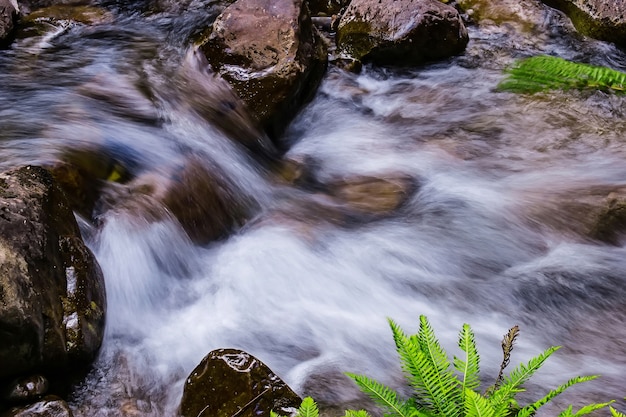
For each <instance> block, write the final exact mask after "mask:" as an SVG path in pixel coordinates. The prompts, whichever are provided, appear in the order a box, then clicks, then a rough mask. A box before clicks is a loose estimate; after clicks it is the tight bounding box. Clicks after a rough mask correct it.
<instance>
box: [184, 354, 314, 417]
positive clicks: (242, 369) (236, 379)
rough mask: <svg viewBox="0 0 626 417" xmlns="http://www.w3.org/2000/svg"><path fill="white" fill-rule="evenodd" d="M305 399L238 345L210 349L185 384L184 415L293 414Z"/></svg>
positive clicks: (242, 416) (245, 416) (265, 416)
mask: <svg viewBox="0 0 626 417" xmlns="http://www.w3.org/2000/svg"><path fill="white" fill-rule="evenodd" d="M301 402H302V399H301V398H300V397H299V396H298V395H297V394H296V393H295V392H293V390H292V389H291V388H289V386H287V384H285V382H284V381H283V380H281V379H280V378H279V377H278V376H277V375H276V374H274V373H273V372H272V371H271V370H270V369H269V368H268V367H267V366H266V365H265V364H264V363H263V362H261V361H260V360H258V359H257V358H255V357H254V356H252V355H250V354H248V353H246V352H243V351H240V350H236V349H218V350H214V351H212V352H210V353H209V354H208V355H207V356H206V357H205V358H204V359H203V360H202V362H200V364H199V365H198V366H197V367H196V369H194V370H193V371H192V372H191V374H190V375H189V377H188V378H187V382H186V384H185V390H184V392H183V398H182V400H181V405H180V413H181V417H232V416H234V415H237V417H269V415H270V411H271V410H274V411H276V412H277V413H279V414H281V415H289V414H291V412H292V411H295V409H297V408H298V407H299V406H300V403H301Z"/></svg>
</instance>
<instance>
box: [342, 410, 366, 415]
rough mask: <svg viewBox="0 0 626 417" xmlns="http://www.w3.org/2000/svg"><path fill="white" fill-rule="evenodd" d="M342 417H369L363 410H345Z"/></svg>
mask: <svg viewBox="0 0 626 417" xmlns="http://www.w3.org/2000/svg"><path fill="white" fill-rule="evenodd" d="M343 417H371V416H370V415H369V413H368V412H367V411H365V410H346V413H345V414H344V416H343Z"/></svg>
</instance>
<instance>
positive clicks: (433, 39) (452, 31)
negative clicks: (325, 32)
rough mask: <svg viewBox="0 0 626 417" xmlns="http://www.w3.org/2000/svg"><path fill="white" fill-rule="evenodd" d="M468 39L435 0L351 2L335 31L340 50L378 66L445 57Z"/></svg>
mask: <svg viewBox="0 0 626 417" xmlns="http://www.w3.org/2000/svg"><path fill="white" fill-rule="evenodd" d="M468 40H469V37H468V34H467V30H466V28H465V26H464V24H463V22H462V20H461V16H460V15H459V13H458V12H457V11H456V9H454V8H453V7H451V6H448V5H446V4H443V3H442V2H440V1H439V0H352V2H351V3H350V5H349V6H348V8H347V9H346V11H345V13H344V14H343V15H342V17H341V20H340V21H339V27H338V29H337V45H338V47H339V50H340V51H341V52H342V53H344V54H346V55H348V56H351V57H353V58H356V59H358V60H362V61H364V62H368V61H371V62H374V63H377V64H380V65H389V64H392V65H414V64H419V63H422V62H424V61H429V60H435V59H441V58H446V57H449V56H452V55H456V54H459V53H461V52H462V51H463V50H464V49H465V47H466V45H467V42H468Z"/></svg>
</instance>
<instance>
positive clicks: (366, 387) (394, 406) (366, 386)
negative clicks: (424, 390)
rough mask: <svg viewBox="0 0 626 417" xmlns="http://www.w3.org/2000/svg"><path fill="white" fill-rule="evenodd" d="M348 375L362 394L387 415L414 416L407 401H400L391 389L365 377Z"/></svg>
mask: <svg viewBox="0 0 626 417" xmlns="http://www.w3.org/2000/svg"><path fill="white" fill-rule="evenodd" d="M346 375H347V376H349V377H350V378H352V379H353V380H354V382H356V384H357V386H358V387H359V388H360V389H361V391H362V392H364V393H365V394H366V395H367V396H368V397H370V398H371V399H372V400H373V401H374V402H375V403H376V404H378V405H379V406H380V407H381V408H382V409H383V410H385V411H386V412H387V413H386V415H388V416H395V417H412V416H413V413H412V412H411V411H412V410H411V407H409V406H408V404H407V403H406V402H405V401H402V400H400V399H399V398H398V394H397V393H396V392H395V391H394V390H392V389H391V388H389V387H387V386H386V385H383V384H381V383H380V382H377V381H375V380H373V379H371V378H368V377H366V376H364V375H356V374H351V373H346Z"/></svg>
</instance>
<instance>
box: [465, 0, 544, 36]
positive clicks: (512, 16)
mask: <svg viewBox="0 0 626 417" xmlns="http://www.w3.org/2000/svg"><path fill="white" fill-rule="evenodd" d="M456 4H457V6H458V7H459V8H460V9H461V10H463V11H465V13H467V14H468V15H470V16H471V19H472V21H474V22H478V23H479V24H481V25H489V24H495V25H502V24H504V23H508V24H512V25H514V26H515V27H516V28H518V29H520V30H521V31H525V32H528V31H531V30H533V29H536V27H537V25H539V24H540V23H541V22H542V21H543V10H542V7H544V8H545V6H543V5H542V4H541V3H537V2H536V1H533V0H501V1H498V2H494V1H491V0H457V2H456Z"/></svg>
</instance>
